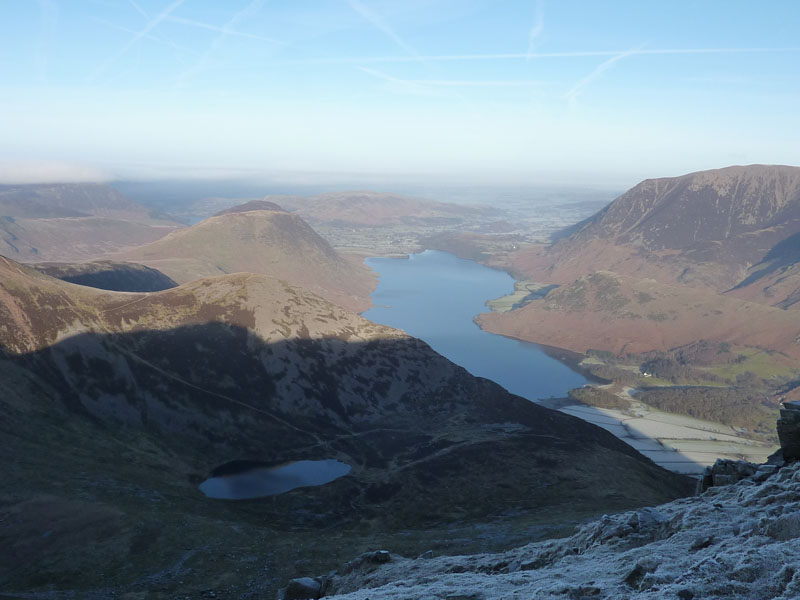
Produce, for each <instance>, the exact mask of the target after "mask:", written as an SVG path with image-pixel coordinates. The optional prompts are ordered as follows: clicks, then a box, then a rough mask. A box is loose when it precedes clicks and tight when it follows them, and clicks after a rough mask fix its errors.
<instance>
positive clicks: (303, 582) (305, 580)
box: [282, 577, 322, 600]
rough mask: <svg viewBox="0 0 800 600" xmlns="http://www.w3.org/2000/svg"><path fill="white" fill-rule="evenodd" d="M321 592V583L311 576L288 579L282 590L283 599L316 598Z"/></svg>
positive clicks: (311, 599)
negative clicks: (287, 583)
mask: <svg viewBox="0 0 800 600" xmlns="http://www.w3.org/2000/svg"><path fill="white" fill-rule="evenodd" d="M321 594H322V583H321V582H320V581H319V580H317V579H312V578H311V577H299V578H297V579H292V580H291V581H289V585H287V586H286V588H285V589H284V590H283V595H282V598H283V600H309V599H310V600H316V599H317V598H319V597H320V596H321Z"/></svg>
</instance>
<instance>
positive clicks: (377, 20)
mask: <svg viewBox="0 0 800 600" xmlns="http://www.w3.org/2000/svg"><path fill="white" fill-rule="evenodd" d="M348 4H349V5H350V8H352V9H353V10H354V11H355V12H357V13H358V14H359V15H361V16H362V17H363V18H364V19H365V20H366V21H368V22H369V23H370V24H371V25H372V26H373V27H375V29H377V30H378V31H380V32H382V33H383V34H384V35H386V37H388V38H389V39H391V40H392V41H393V42H394V43H395V44H397V46H399V47H400V48H401V49H402V50H404V51H405V52H407V53H408V54H410V55H411V56H413V57H414V58H413V59H410V60H420V58H421V57H420V56H419V53H418V52H417V51H416V50H415V49H414V48H412V47H411V46H410V45H409V44H407V43H406V42H405V40H403V38H401V37H400V36H399V35H397V34H396V33H395V31H394V30H393V29H392V28H391V27H389V25H388V23H386V21H385V20H384V19H383V18H381V17H380V16H379V15H378V14H376V13H375V12H373V10H372V9H371V8H369V7H368V6H365V5H364V4H362V3H361V2H360V0H349V1H348Z"/></svg>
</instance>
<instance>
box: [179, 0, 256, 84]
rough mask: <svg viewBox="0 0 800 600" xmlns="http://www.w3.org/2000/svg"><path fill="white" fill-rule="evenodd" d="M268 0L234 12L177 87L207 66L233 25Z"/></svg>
mask: <svg viewBox="0 0 800 600" xmlns="http://www.w3.org/2000/svg"><path fill="white" fill-rule="evenodd" d="M265 1H266V0H253V1H252V2H250V4H248V5H247V6H245V7H244V8H243V9H241V10H240V11H238V12H236V13H234V15H233V16H232V17H231V18H230V19H228V22H227V23H225V24H224V25H223V26H222V27H220V28H219V29H218V31H219V35H218V36H217V37H215V38H214V39H213V41H212V42H211V45H209V47H208V48H207V49H206V51H205V52H204V53H203V55H202V56H201V57H200V59H199V60H198V61H197V62H196V63H195V64H194V65H192V66H191V67H190V68H188V69H186V70H185V71H184V72H183V73H181V74H180V75H179V76H178V78H177V80H176V81H175V86H174V87H175V88H179V87H181V86H182V85H183V83H184V82H185V81H186V80H187V79H188V78H189V77H191V76H192V75H194V74H195V73H199V72H201V71H203V70H204V69H205V68H206V63H207V62H208V59H209V58H210V57H211V55H212V54H213V53H214V52H215V51H216V50H217V48H218V47H219V46H220V44H222V42H223V41H224V40H225V38H226V37H228V36H229V35H231V33H232V32H233V27H234V26H235V25H236V24H238V23H239V21H240V20H241V19H243V18H245V17H248V16H252V15H254V14H256V13H257V12H258V11H259V10H261V8H262V7H263V6H264V2H265Z"/></svg>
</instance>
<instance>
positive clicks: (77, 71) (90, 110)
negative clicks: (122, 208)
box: [0, 0, 800, 185]
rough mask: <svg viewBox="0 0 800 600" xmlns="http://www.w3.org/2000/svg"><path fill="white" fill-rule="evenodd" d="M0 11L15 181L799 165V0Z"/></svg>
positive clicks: (46, 1)
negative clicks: (192, 175)
mask: <svg viewBox="0 0 800 600" xmlns="http://www.w3.org/2000/svg"><path fill="white" fill-rule="evenodd" d="M0 16H2V18H0V131H2V136H0V178H2V179H5V180H12V179H15V178H16V179H18V180H22V179H26V178H34V179H35V178H37V177H50V178H56V179H58V178H62V179H67V178H76V179H80V178H95V177H101V176H105V177H114V176H121V177H131V176H148V177H150V176H168V175H170V174H172V175H175V174H182V175H183V174H198V175H201V176H214V175H215V174H219V175H222V174H225V175H229V174H232V173H242V174H253V173H262V172H263V173H273V174H274V173H301V174H302V173H315V174H317V175H316V176H318V177H323V178H324V177H325V176H326V174H328V175H330V176H331V177H334V176H342V175H343V174H345V175H346V174H353V177H356V178H357V177H358V176H359V174H372V175H381V176H384V175H385V176H386V177H390V178H392V177H393V178H402V177H410V178H420V179H433V180H436V179H441V180H443V181H448V182H454V181H465V182H473V181H474V182H482V183H483V182H486V183H491V182H498V183H501V182H502V183H536V182H547V183H550V182H556V181H568V182H571V183H587V184H593V183H610V184H614V185H625V184H633V183H635V182H636V181H638V180H640V179H642V178H645V177H657V176H665V175H677V174H680V173H684V172H689V171H695V170H701V169H707V168H714V167H721V166H726V165H730V164H749V163H782V164H795V165H797V164H800V143H798V141H797V134H798V132H800V68H798V66H799V65H800V40H798V38H797V25H798V24H800V2H795V1H794V0H785V1H780V0H776V1H771V2H757V1H755V0H753V1H747V2H745V1H736V0H724V1H714V0H706V1H703V2H699V1H688V0H672V1H670V2H663V1H651V0H637V1H614V2H611V1H609V2H601V1H595V0H559V1H556V0H551V1H549V2H547V1H541V2H537V1H527V2H516V1H503V0H394V1H388V0H313V1H312V0H283V1H278V0H273V1H269V0H253V1H251V0H226V1H222V0H218V1H210V0H183V1H181V0H69V1H67V0H64V1H62V2H58V1H55V0H39V1H32V0H31V1H24V0H2V2H0ZM320 174H322V175H320Z"/></svg>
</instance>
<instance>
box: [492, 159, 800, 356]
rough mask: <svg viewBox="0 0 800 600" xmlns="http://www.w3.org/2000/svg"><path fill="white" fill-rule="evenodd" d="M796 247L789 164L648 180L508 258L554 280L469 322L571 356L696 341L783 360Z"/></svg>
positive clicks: (796, 206) (799, 174)
mask: <svg viewBox="0 0 800 600" xmlns="http://www.w3.org/2000/svg"><path fill="white" fill-rule="evenodd" d="M798 247H800V168H798V167H786V166H771V165H751V166H747V167H728V168H725V169H717V170H713V171H703V172H698V173H691V174H689V175H684V176H682V177H670V178H664V179H649V180H646V181H643V182H642V183H640V184H639V185H637V186H635V187H634V188H632V189H631V190H629V191H628V192H626V193H625V194H623V195H622V196H620V197H619V198H617V199H616V200H615V201H614V202H612V203H611V204H610V205H609V206H607V207H606V208H605V209H603V210H601V211H600V212H598V213H597V214H596V215H595V216H594V217H592V218H590V219H588V220H586V221H584V222H583V223H579V224H578V225H576V226H574V227H573V228H572V230H571V231H569V232H566V234H565V235H564V236H563V237H561V238H560V239H558V240H557V241H555V242H554V243H553V244H552V245H549V246H544V245H539V246H532V247H527V248H524V249H522V250H520V251H518V252H516V253H513V254H511V255H510V262H511V266H510V270H512V271H513V272H515V273H517V274H518V276H521V277H523V278H527V279H532V280H534V281H537V282H539V283H542V284H551V283H553V284H558V285H560V286H561V287H560V288H558V289H556V290H554V291H552V292H550V294H549V295H548V296H547V297H546V298H545V299H543V300H542V299H540V300H534V301H532V302H530V303H528V304H527V305H526V306H524V307H523V308H520V309H517V310H513V311H510V312H507V313H503V314H492V315H483V316H481V317H480V319H479V323H480V324H481V325H482V326H484V327H485V328H486V329H487V330H489V331H493V332H495V333H502V334H504V335H508V336H511V337H517V338H520V339H525V340H528V341H533V342H538V343H543V344H549V345H554V346H558V347H564V348H569V349H573V350H578V351H585V350H586V349H588V348H593V349H598V350H610V351H613V352H621V351H623V350H624V351H626V352H644V351H649V350H666V349H670V348H674V347H676V346H680V345H684V344H688V343H691V342H694V341H697V340H698V339H701V338H702V339H707V340H716V341H727V342H731V343H735V344H741V345H744V346H756V347H759V348H762V349H766V350H776V351H778V352H781V353H784V354H785V355H786V356H789V357H793V358H795V357H798V356H800V353H798V347H797V341H796V338H797V336H798V333H800V332H798V327H797V323H796V319H795V318H793V315H790V314H787V313H785V311H782V310H781V309H785V308H790V307H791V306H793V305H794V303H795V302H797V300H798V299H800V280H799V279H798V278H797V276H795V275H794V265H795V261H796V260H798V259H800V251H798ZM609 282H613V283H612V284H609V285H611V287H612V288H614V290H616V291H614V294H616V297H615V299H614V300H613V301H610V300H609V299H608V298H606V295H605V293H606V292H607V291H608V289H606V288H608V286H607V285H606V284H608V283H609ZM612 291H613V290H612ZM640 298H648V300H647V301H646V303H645V302H639V301H638V300H639V299H640ZM576 299H580V302H578V301H577V300H576Z"/></svg>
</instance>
